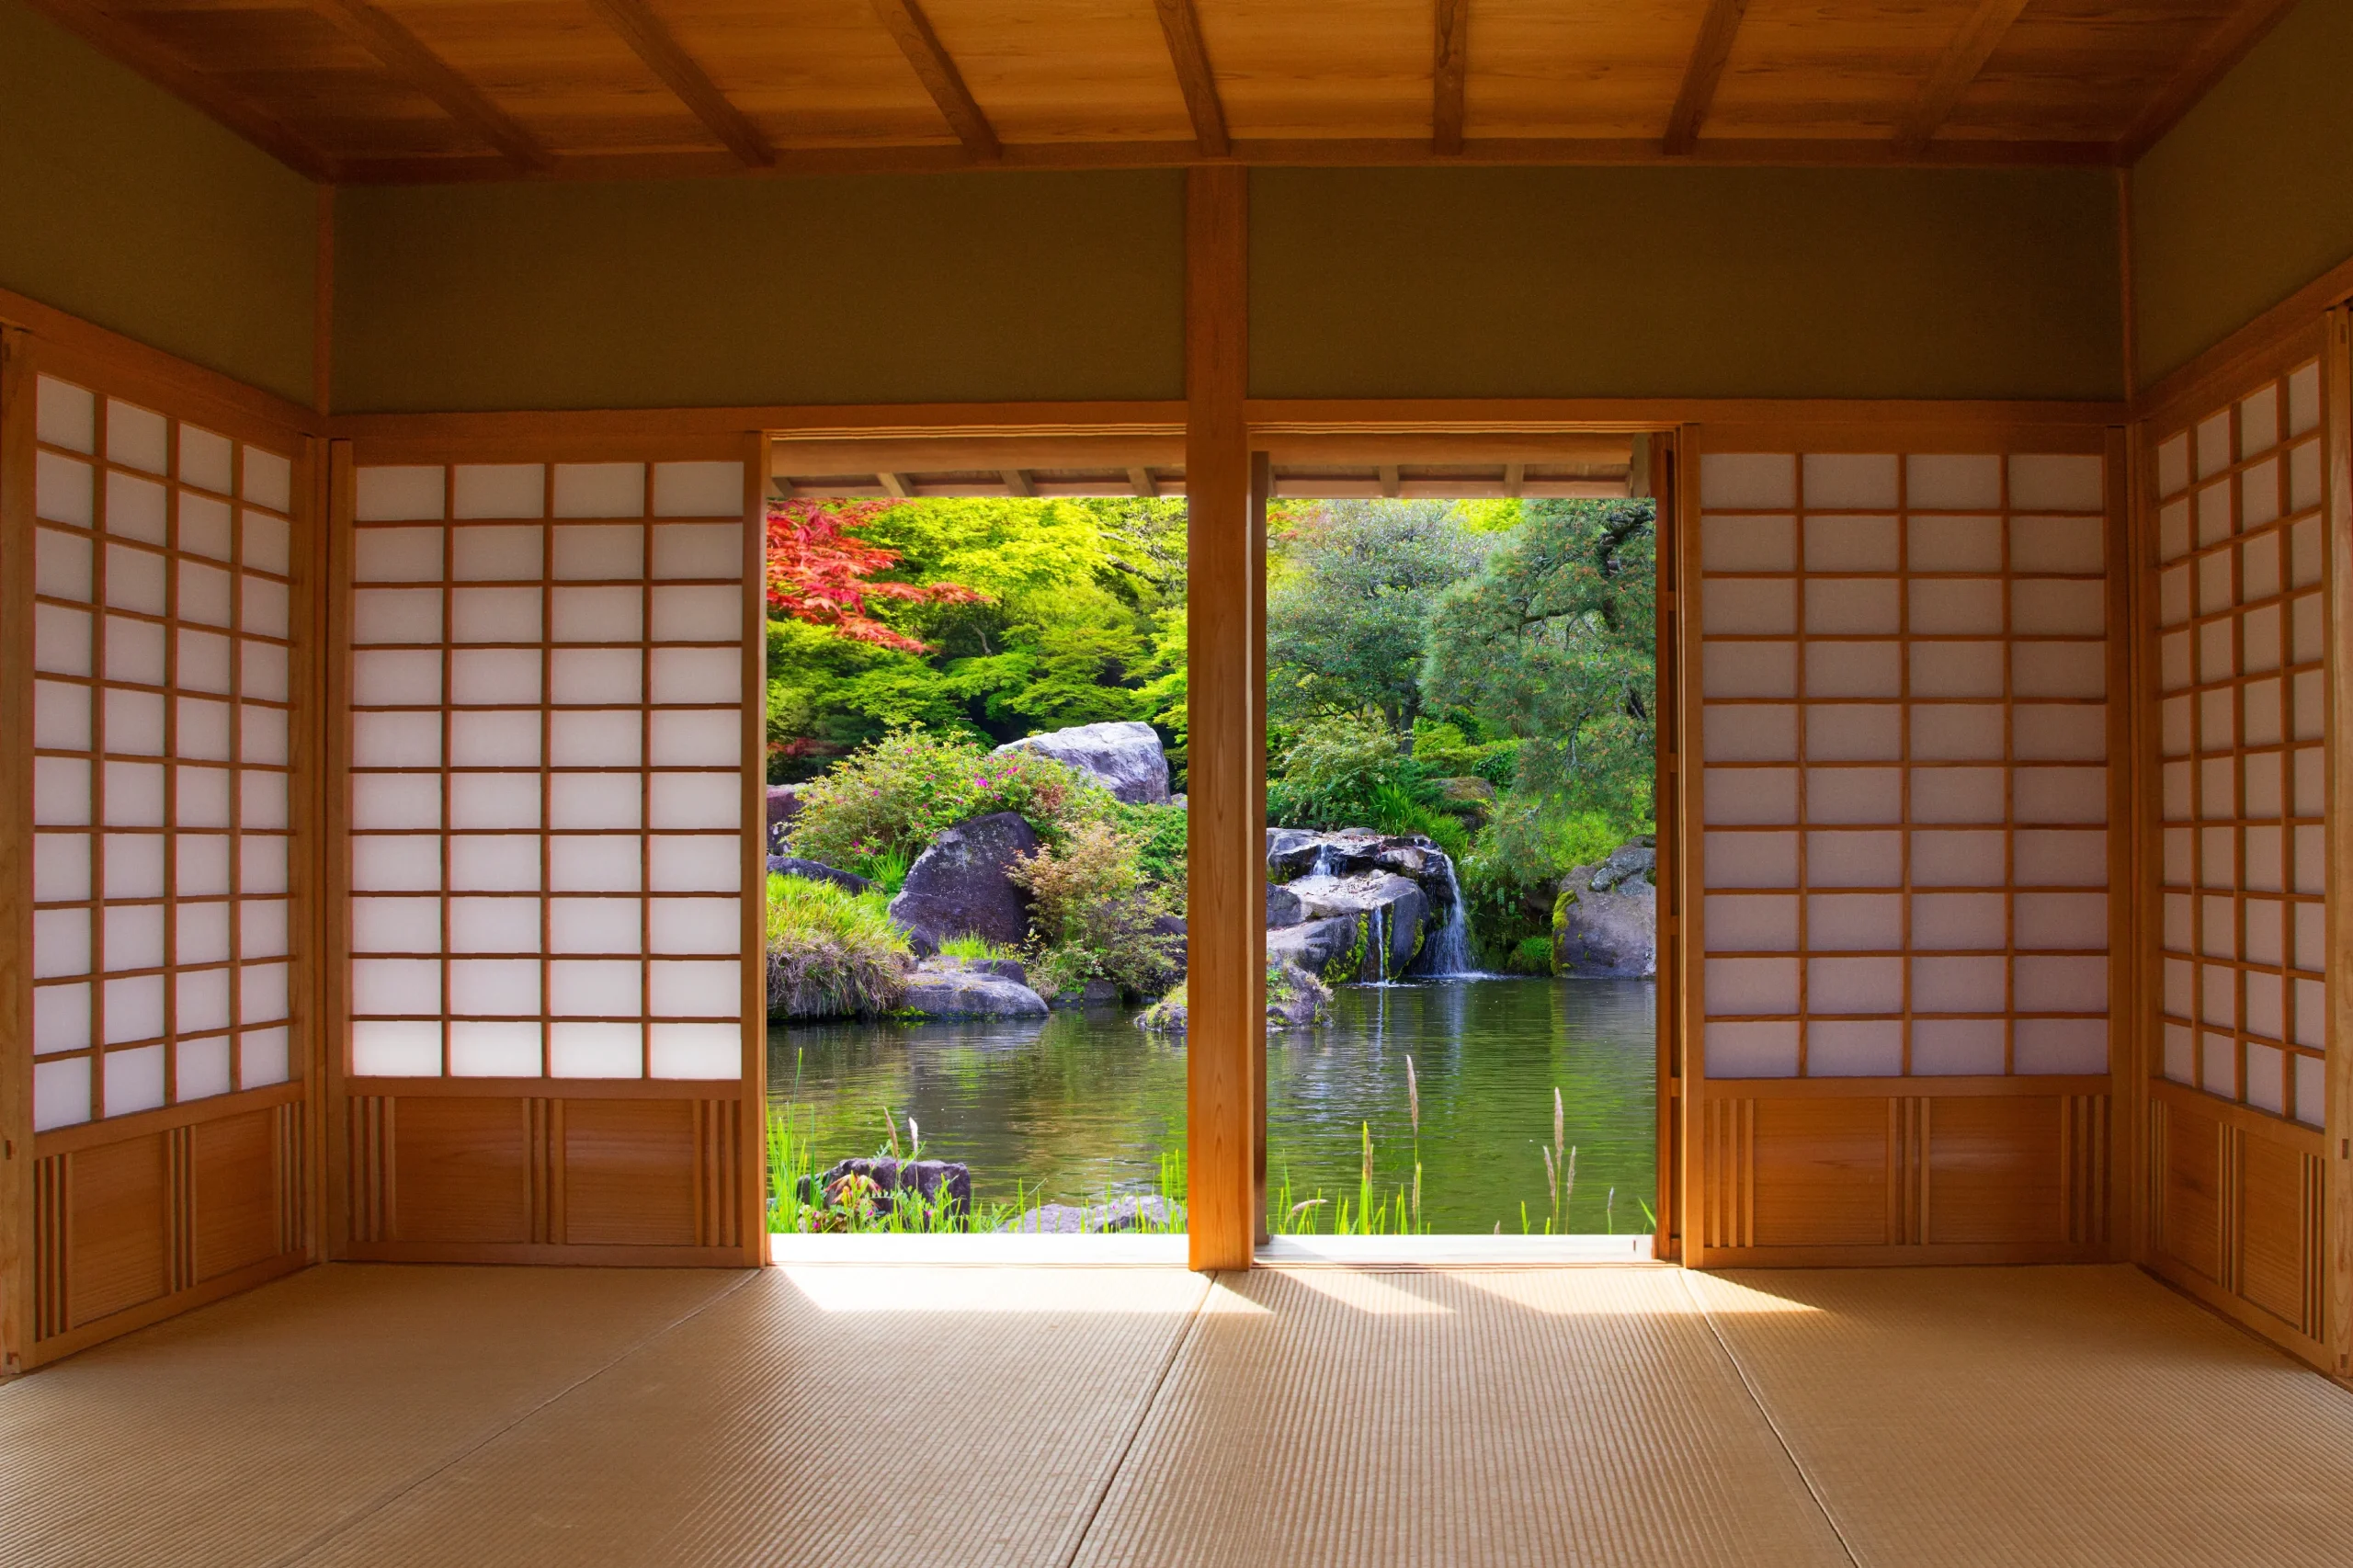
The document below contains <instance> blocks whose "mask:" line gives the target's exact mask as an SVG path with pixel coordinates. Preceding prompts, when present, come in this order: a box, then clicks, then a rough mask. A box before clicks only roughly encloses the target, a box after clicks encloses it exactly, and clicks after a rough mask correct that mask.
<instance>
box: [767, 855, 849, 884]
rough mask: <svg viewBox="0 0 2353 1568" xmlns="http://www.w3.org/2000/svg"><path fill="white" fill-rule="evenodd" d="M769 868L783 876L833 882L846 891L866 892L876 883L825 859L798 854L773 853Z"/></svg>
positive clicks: (769, 860) (770, 857) (769, 858)
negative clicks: (834, 865)
mask: <svg viewBox="0 0 2353 1568" xmlns="http://www.w3.org/2000/svg"><path fill="white" fill-rule="evenodd" d="M768 869H769V870H771V871H775V872H777V873H779V875H782V876H787V877H799V878H801V880H802V881H811V882H831V883H833V884H834V886H835V887H837V888H840V889H842V890H843V891H844V892H865V891H866V890H867V889H869V888H870V887H872V886H873V885H874V884H873V883H872V882H870V881H867V880H866V879H865V878H864V877H861V876H859V875H858V873H857V872H855V871H845V870H842V869H839V868H837V867H833V866H828V865H826V864H825V863H824V861H823V860H803V859H802V858H801V857H799V856H798V855H771V856H769V857H768Z"/></svg>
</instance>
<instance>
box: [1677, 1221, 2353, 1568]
mask: <svg viewBox="0 0 2353 1568" xmlns="http://www.w3.org/2000/svg"><path fill="white" fill-rule="evenodd" d="M1685 1278H1686V1279H1687V1280H1688V1283H1689V1284H1690V1286H1691V1288H1692V1290H1694V1292H1695V1293H1696V1295H1697V1296H1698V1297H1699V1300H1700V1301H1703V1302H1705V1303H1706V1305H1707V1308H1708V1311H1709V1314H1710V1316H1711V1319H1712V1320H1713V1321H1714V1323H1715V1324H1716V1325H1717V1326H1718V1328H1719V1329H1720V1330H1721V1331H1722V1335H1723V1336H1724V1340H1725V1343H1726V1344H1727V1345H1728V1346H1730V1347H1731V1349H1732V1352H1733V1358H1734V1359H1735V1360H1736V1361H1737V1362H1738V1364H1739V1365H1740V1367H1741V1369H1742V1370H1743V1372H1744V1373H1745V1374H1746V1376H1747V1377H1748V1379H1749V1381H1750V1382H1751V1384H1752V1385H1753V1386H1754V1388H1755V1389H1756V1393H1757V1396H1758V1398H1759V1400H1760V1401H1761V1403H1763V1405H1764V1407H1765V1410H1766V1412H1767V1413H1768V1415H1771V1416H1772V1418H1773V1420H1774V1422H1775V1424H1776V1425H1777V1426H1779V1429H1780V1431H1781V1433H1782V1435H1783V1436H1784V1437H1786V1438H1787V1439H1788V1442H1789V1446H1790V1449H1791V1451H1792V1452H1793V1453H1794V1454H1795V1455H1796V1457H1797V1460H1798V1462H1799V1463H1800V1465H1801V1466H1802V1468H1803V1469H1804V1471H1805V1473H1806V1475H1807V1477H1808V1479H1809V1480H1810V1481H1811V1482H1812V1483H1813V1486H1814V1489H1815V1490H1816V1492H1817V1493H1818V1494H1820V1495H1821V1497H1822V1500H1823V1503H1824V1506H1825V1507H1826V1508H1827V1509H1828V1510H1829V1513H1830V1515H1831V1517H1832V1518H1833V1519H1834V1520H1835V1521H1836V1524H1837V1526H1838V1528H1839V1530H1840V1532H1841V1533H1842V1534H1843V1535H1844V1536H1845V1537H1846V1539H1847V1543H1848V1544H1849V1546H1850V1547H1851V1548H1852V1549H1853V1551H1854V1554H1855V1557H1856V1558H1857V1560H1858V1561H1859V1562H1861V1563H1863V1564H1865V1565H1866V1568H1879V1565H1882V1564H1884V1565H1887V1568H1899V1565H1900V1568H1947V1565H1951V1568H1961V1565H1964V1564H1965V1565H1967V1568H1981V1565H1983V1564H1988V1563H2001V1564H2016V1563H2063V1564H2066V1565H2068V1568H2106V1565H2109V1564H2115V1565H2117V1568H2125V1565H2128V1564H2129V1565H2131V1568H2167V1565H2173V1564H2178V1565H2180V1568H2217V1565H2220V1564H2241V1563H2244V1564H2248V1565H2251V1568H2252V1565H2260V1568H2299V1565H2302V1564H2307V1563H2309V1564H2313V1565H2314V1568H2319V1565H2321V1564H2328V1565H2331V1568H2342V1565H2343V1564H2344V1563H2346V1562H2348V1561H2353V1526H2349V1525H2348V1520H2353V1395H2347V1392H2345V1391H2344V1390H2342V1389H2340V1388H2338V1387H2336V1385H2334V1384H2332V1383H2330V1382H2328V1381H2326V1380H2325V1379H2323V1378H2321V1377H2319V1376H2317V1375H2315V1374H2313V1372H2311V1371H2308V1370H2305V1369H2302V1368H2300V1367H2298V1366H2296V1365H2295V1364H2294V1363H2292V1362H2290V1361H2289V1360H2288V1359H2287V1358H2285V1357H2283V1356H2281V1355H2279V1354H2278V1353H2277V1352H2275V1351H2273V1350H2271V1349H2269V1348H2268V1347H2267V1346H2263V1345H2261V1344H2258V1343H2257V1342H2256V1341H2255V1340H2254V1339H2252V1338H2250V1337H2249V1336H2248V1335H2245V1334H2243V1333H2241V1332H2239V1331H2238V1330H2237V1329H2235V1328H2234V1327H2232V1326H2230V1325H2229V1324H2224V1323H2223V1322H2222V1321H2221V1320H2219V1319H2217V1318H2215V1317H2213V1316H2212V1315H2211V1314H2210V1313H2208V1312H2204V1311H2203V1310H2201V1309H2200V1308H2199V1307H2197V1306H2196V1305H2194V1304H2192V1303H2191V1302H2189V1301H2185V1300H2184V1299H2182V1298H2181V1297H2179V1296H2177V1295H2175V1294H2174V1293H2173V1292H2171V1291H2169V1290H2165V1288H2164V1287H2162V1286H2160V1285H2158V1284H2156V1283H2155V1282H2154V1281H2153V1280H2151V1279H2150V1278H2147V1277H2146V1276H2144V1275H2143V1274H2141V1273H2140V1272H2139V1271H2138V1270H2136V1269H2132V1268H2129V1267H2121V1266H2119V1267H2079V1268H1984V1269H1976V1268H1969V1269H1960V1268H1930V1269H1884V1270H1882V1269H1870V1270H1846V1269H1824V1270H1812V1271H1796V1270H1789V1271H1776V1272H1771V1273H1737V1274H1731V1275H1725V1276H1713V1277H1711V1276H1708V1275H1701V1274H1693V1275H1687V1276H1685Z"/></svg>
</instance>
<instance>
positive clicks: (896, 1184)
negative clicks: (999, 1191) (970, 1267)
mask: <svg viewBox="0 0 2353 1568" xmlns="http://www.w3.org/2000/svg"><path fill="white" fill-rule="evenodd" d="M851 1176H864V1177H865V1178H866V1179H867V1180H868V1181H870V1182H872V1183H873V1184H874V1185H875V1187H877V1188H878V1189H880V1190H881V1192H883V1193H885V1194H889V1193H893V1192H897V1191H898V1190H900V1188H902V1187H909V1188H912V1189H913V1190H915V1191H916V1192H918V1193H921V1194H922V1195H923V1196H924V1198H926V1199H937V1198H938V1196H939V1193H940V1189H941V1188H942V1187H945V1188H946V1189H947V1191H948V1203H947V1209H948V1212H949V1213H950V1214H969V1213H971V1212H972V1169H971V1167H969V1166H967V1165H960V1164H958V1163H957V1162H955V1161H953V1160H894V1159H892V1158H891V1157H890V1156H889V1155H887V1154H885V1155H882V1156H881V1157H879V1158H876V1159H871V1160H843V1161H841V1162H840V1163H838V1164H836V1165H833V1166H832V1167H830V1168H829V1169H827V1170H826V1171H825V1172H824V1174H823V1175H821V1176H802V1177H801V1202H803V1203H809V1204H815V1203H820V1202H822V1203H823V1204H824V1206H826V1207H828V1208H831V1207H832V1206H833V1205H834V1204H835V1203H837V1202H839V1201H840V1199H841V1189H842V1184H843V1183H844V1182H845V1181H847V1179H848V1178H849V1177H851ZM884 1207H887V1204H886V1205H884Z"/></svg>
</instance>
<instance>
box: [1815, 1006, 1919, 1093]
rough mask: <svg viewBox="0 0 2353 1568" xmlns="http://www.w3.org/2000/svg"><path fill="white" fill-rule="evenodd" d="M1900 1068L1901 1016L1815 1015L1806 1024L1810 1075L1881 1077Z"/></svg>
mask: <svg viewBox="0 0 2353 1568" xmlns="http://www.w3.org/2000/svg"><path fill="white" fill-rule="evenodd" d="M1903 1071H1904V1020H1903V1019H1901V1018H1854V1019H1830V1020H1824V1019H1818V1018H1817V1019H1814V1020H1812V1021H1810V1022H1808V1023H1807V1025H1806V1027H1805V1073H1806V1076H1807V1077H1809V1078H1883V1077H1893V1076H1894V1075H1895V1074H1899V1073H1901V1072H1903Z"/></svg>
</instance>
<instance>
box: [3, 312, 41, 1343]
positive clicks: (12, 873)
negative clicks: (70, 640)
mask: <svg viewBox="0 0 2353 1568" xmlns="http://www.w3.org/2000/svg"><path fill="white" fill-rule="evenodd" d="M31 342H32V340H31V335H29V334H28V333H26V332H23V331H21V330H19V329H17V328H14V327H6V328H0V757H5V758H6V763H5V766H0V777H5V778H6V783H5V784H0V1371H5V1372H21V1371H23V1370H24V1369H25V1366H26V1358H27V1355H28V1352H29V1351H30V1349H31V1348H32V1337H33V1278H32V1276H33V1248H32V1232H33V1062H32V1039H33V1028H32V1024H33V988H32V960H33V922H32V898H33V870H32V803H33V790H32V755H33V719H32V713H33V681H32V665H33V570H32V561H33V556H32V544H33V457H34V452H33V435H34V430H35V426H34V422H33V420H34V416H33V403H34V397H35V382H34V379H33V368H32V363H31V360H32V356H31V353H30V352H29V350H30V348H31Z"/></svg>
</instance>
